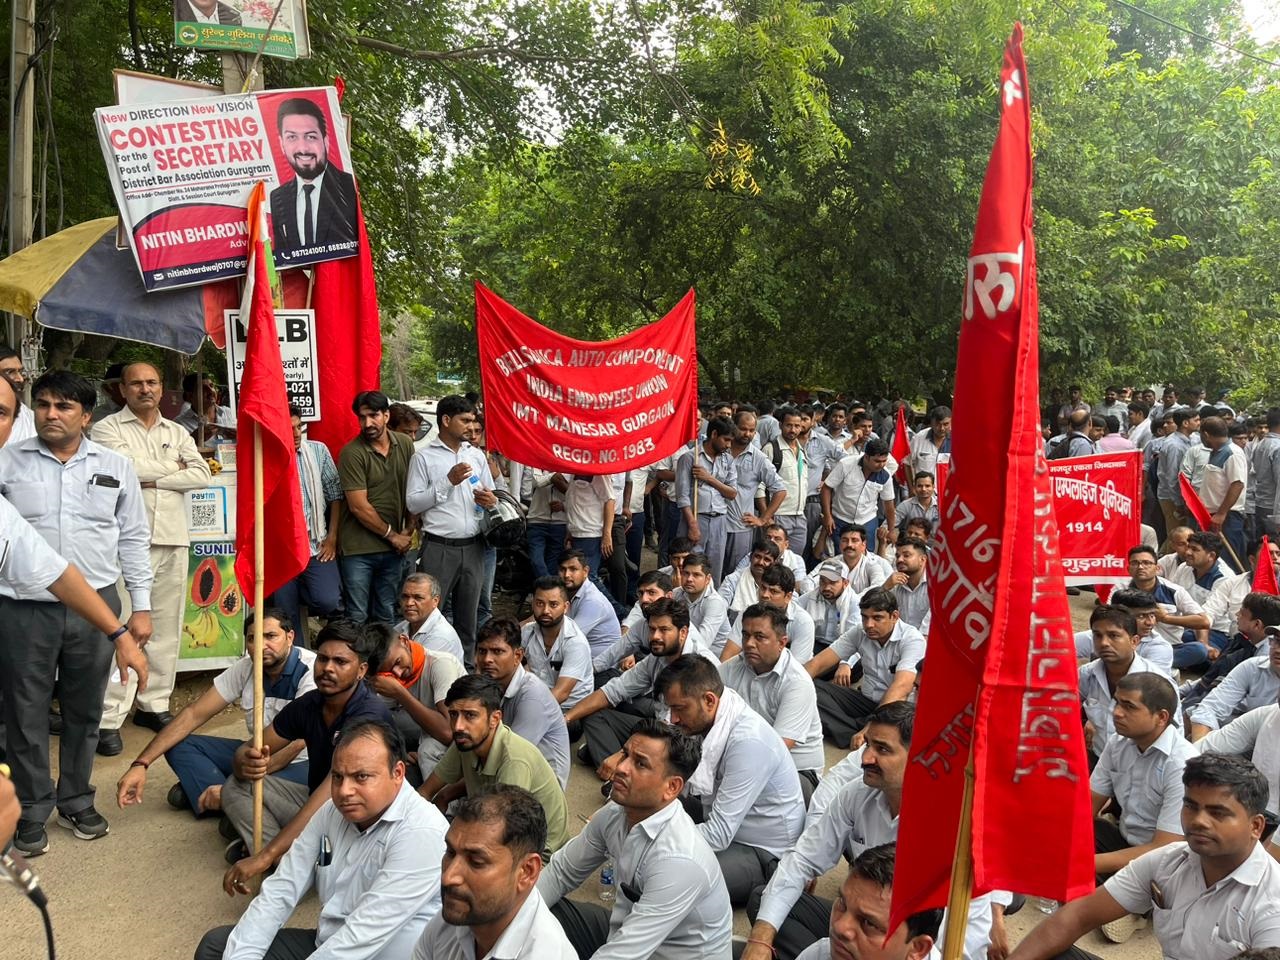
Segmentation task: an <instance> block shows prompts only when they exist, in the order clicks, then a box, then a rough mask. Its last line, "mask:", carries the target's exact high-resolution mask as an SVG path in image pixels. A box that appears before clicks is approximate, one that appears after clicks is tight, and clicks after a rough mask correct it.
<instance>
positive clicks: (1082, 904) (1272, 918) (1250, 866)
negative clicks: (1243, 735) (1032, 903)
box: [1009, 756, 1280, 960]
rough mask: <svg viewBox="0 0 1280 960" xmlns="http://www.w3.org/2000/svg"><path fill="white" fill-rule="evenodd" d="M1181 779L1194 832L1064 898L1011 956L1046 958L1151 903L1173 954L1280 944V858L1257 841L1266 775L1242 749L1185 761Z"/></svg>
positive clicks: (1189, 829) (1217, 956)
mask: <svg viewBox="0 0 1280 960" xmlns="http://www.w3.org/2000/svg"><path fill="white" fill-rule="evenodd" d="M1182 783H1183V790H1184V799H1183V806H1182V833H1183V835H1184V836H1185V837H1186V838H1187V839H1186V841H1185V842H1183V843H1170V844H1166V845H1165V846H1162V847H1160V848H1158V849H1156V850H1152V851H1151V852H1150V853H1145V854H1143V855H1142V856H1140V857H1138V858H1137V859H1136V860H1134V861H1132V862H1131V863H1129V864H1128V865H1127V866H1126V867H1124V868H1123V869H1122V870H1121V871H1120V872H1119V873H1117V874H1116V875H1115V876H1113V877H1112V878H1111V879H1109V880H1108V881H1107V882H1106V883H1105V884H1104V885H1103V886H1101V887H1099V888H1098V889H1096V890H1095V891H1094V892H1093V893H1091V894H1089V895H1088V896H1087V897H1082V898H1080V899H1079V900H1073V901H1071V902H1070V903H1068V904H1066V905H1065V906H1063V907H1062V908H1061V909H1060V910H1058V911H1057V912H1056V913H1054V914H1053V915H1052V916H1051V917H1049V918H1048V919H1047V920H1045V921H1044V922H1043V923H1041V924H1040V925H1039V926H1038V927H1036V928H1035V929H1034V930H1032V931H1031V932H1030V933H1029V934H1028V935H1027V936H1026V937H1025V938H1024V939H1023V940H1022V942H1021V943H1019V944H1018V946H1017V948H1016V949H1015V950H1014V951H1013V952H1012V953H1010V954H1009V960H1048V958H1050V957H1055V956H1059V955H1062V954H1063V953H1064V952H1066V951H1068V950H1069V949H1071V945H1072V944H1074V943H1075V942H1076V941H1077V940H1079V939H1080V938H1081V937H1082V936H1084V935H1085V934H1086V933H1087V932H1088V931H1090V930H1093V929H1096V928H1098V927H1101V926H1102V925H1104V924H1107V923H1112V922H1115V921H1116V920H1120V919H1121V918H1123V917H1124V916H1125V914H1130V913H1147V912H1148V911H1154V912H1153V914H1152V918H1153V919H1152V927H1153V932H1154V933H1155V938H1156V940H1157V941H1158V942H1159V944H1160V948H1161V950H1162V951H1163V953H1164V956H1165V957H1166V958H1168V960H1230V958H1232V957H1234V956H1236V955H1237V954H1239V953H1240V952H1241V951H1244V950H1257V949H1261V948H1264V947H1280V864H1278V863H1276V861H1275V860H1273V859H1272V858H1271V857H1270V856H1268V855H1267V853H1266V852H1265V850H1264V849H1263V847H1262V844H1260V843H1259V838H1260V837H1261V836H1262V831H1263V828H1264V827H1265V826H1266V819H1265V817H1264V815H1263V814H1264V810H1265V808H1266V798H1267V785H1266V781H1265V779H1264V778H1263V776H1262V774H1261V773H1259V772H1258V770H1257V769H1256V768H1255V767H1254V766H1253V764H1251V763H1249V761H1247V760H1243V759H1240V758H1239V757H1223V756H1200V757H1193V758H1192V759H1190V760H1188V761H1187V764H1186V768H1185V769H1184V770H1183V774H1182ZM1075 952H1076V955H1078V956H1079V955H1083V956H1085V957H1088V956H1090V955H1088V954H1085V953H1084V951H1081V950H1080V949H1079V948H1078V947H1077V948H1075Z"/></svg>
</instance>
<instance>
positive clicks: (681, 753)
mask: <svg viewBox="0 0 1280 960" xmlns="http://www.w3.org/2000/svg"><path fill="white" fill-rule="evenodd" d="M700 758H701V749H700V747H699V746H698V742H697V741H696V740H695V739H693V738H692V737H688V736H685V734H684V733H682V732H681V731H680V730H679V729H678V728H677V727H674V726H672V725H671V724H669V723H663V722H662V721H659V720H645V721H643V722H642V723H641V724H640V725H639V726H637V727H636V729H635V730H634V731H632V733H631V736H630V737H628V738H627V742H626V743H625V744H624V745H623V748H622V758H621V759H620V760H619V761H618V765H617V768H616V769H615V770H614V773H613V779H612V781H611V783H612V787H613V789H612V791H611V793H610V801H611V802H610V803H608V804H606V805H605V807H604V808H603V809H602V810H600V811H598V812H597V813H596V814H595V816H593V817H592V818H591V820H590V822H588V823H587V825H586V826H585V827H584V828H583V830H582V832H581V833H580V834H578V836H576V837H574V838H573V839H572V840H570V841H569V842H568V843H567V844H565V846H563V847H562V848H561V849H560V850H558V851H557V852H556V854H555V856H553V857H552V858H551V862H550V863H549V864H547V867H546V869H545V870H543V871H542V876H541V877H540V878H539V879H538V892H539V893H541V894H542V897H543V899H544V900H545V901H546V902H547V904H548V905H550V907H551V912H552V914H553V915H555V916H556V918H557V919H558V920H559V921H560V923H561V925H562V926H563V927H564V929H565V933H566V934H567V935H568V937H569V940H570V942H572V943H573V945H574V947H575V949H576V950H577V952H578V955H579V956H581V957H591V956H596V957H600V958H602V960H603V958H605V957H609V958H617V960H648V958H650V957H661V958H664V960H704V958H706V960H728V958H729V957H730V956H732V952H733V951H732V934H733V908H732V907H730V905H729V893H728V891H727V890H726V889H725V884H724V877H722V876H721V874H720V865H719V863H718V862H717V861H716V857H715V854H714V853H712V852H711V848H710V847H709V846H708V845H707V841H706V840H705V839H703V837H702V835H701V834H700V833H699V832H698V828H697V826H696V825H695V824H694V822H693V820H692V819H691V818H690V816H689V814H688V813H687V812H686V811H685V809H684V805H683V804H682V803H681V802H680V791H681V790H682V789H683V788H684V784H685V782H686V780H687V779H688V778H689V777H691V776H693V773H694V771H695V770H696V769H697V768H698V761H699V759H700ZM610 859H611V860H612V861H613V864H614V876H615V877H616V878H618V881H619V885H618V897H617V899H616V900H615V901H614V904H613V908H612V911H611V912H608V913H606V911H605V910H604V909H603V908H601V907H598V906H596V905H595V904H589V903H579V902H576V901H573V900H570V899H569V894H570V893H572V892H573V891H574V890H576V889H577V888H578V887H579V886H581V884H582V882H583V881H584V880H586V879H587V877H589V876H591V875H592V874H593V873H595V872H596V871H597V870H599V869H600V867H601V865H602V864H603V863H604V862H605V861H606V860H610Z"/></svg>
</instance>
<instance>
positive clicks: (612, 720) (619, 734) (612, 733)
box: [582, 709, 642, 767]
mask: <svg viewBox="0 0 1280 960" xmlns="http://www.w3.org/2000/svg"><path fill="white" fill-rule="evenodd" d="M641 719H642V718H641V717H640V716H639V715H638V714H632V713H624V712H623V711H621V710H613V709H605V710H601V711H599V712H598V713H593V714H591V716H589V717H583V718H582V737H583V740H585V741H586V745H587V754H588V756H590V758H591V766H592V767H598V766H600V764H602V763H604V761H605V759H606V758H608V757H611V756H613V755H614V754H615V753H617V752H618V751H619V750H621V749H622V745H623V744H624V743H625V742H626V740H627V737H629V736H631V731H632V730H634V729H635V728H636V726H637V725H638V724H639V723H640V720H641Z"/></svg>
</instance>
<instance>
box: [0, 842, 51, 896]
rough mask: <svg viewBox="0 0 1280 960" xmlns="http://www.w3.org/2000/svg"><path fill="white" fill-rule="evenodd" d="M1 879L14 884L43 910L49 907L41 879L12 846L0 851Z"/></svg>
mask: <svg viewBox="0 0 1280 960" xmlns="http://www.w3.org/2000/svg"><path fill="white" fill-rule="evenodd" d="M0 879H4V880H8V881H9V882H10V883H12V884H13V885H14V886H15V887H17V888H18V889H19V890H21V891H22V893H23V895H24V896H26V898H27V899H28V900H30V901H31V902H32V903H34V904H35V905H36V906H37V907H39V908H40V909H41V910H43V909H44V908H45V907H47V906H48V905H49V900H48V898H47V897H46V896H45V895H44V891H43V890H41V889H40V878H39V877H37V876H36V875H35V872H34V871H33V870H32V869H31V864H29V863H27V861H26V860H25V859H24V858H23V857H22V855H21V854H20V853H18V851H17V850H15V849H14V848H13V846H12V845H10V846H8V847H6V848H5V849H4V850H3V851H0Z"/></svg>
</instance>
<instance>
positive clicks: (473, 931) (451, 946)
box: [413, 786, 578, 960]
mask: <svg viewBox="0 0 1280 960" xmlns="http://www.w3.org/2000/svg"><path fill="white" fill-rule="evenodd" d="M444 844H445V854H444V861H443V862H442V863H441V865H440V912H439V913H438V914H436V915H435V917H434V918H433V919H432V920H431V922H430V923H429V924H427V929H426V930H424V931H423V933H422V938H421V939H420V940H419V941H418V945H417V946H416V947H415V948H414V950H413V960H476V958H478V957H491V958H501V960H578V954H577V952H576V951H575V950H574V949H573V947H572V946H571V945H570V944H569V940H568V938H566V937H565V935H564V931H563V930H562V929H561V927H560V924H559V923H558V922H556V918H555V917H553V916H552V915H551V911H550V910H548V909H547V905H546V904H545V903H544V902H543V900H542V897H541V896H540V895H539V894H538V890H537V884H538V877H539V875H540V874H541V873H542V851H543V850H545V849H546V846H547V820H546V816H545V814H544V813H543V811H542V807H541V806H540V805H539V803H538V801H537V799H536V798H535V797H534V796H533V795H532V794H531V793H529V791H527V790H522V789H520V788H519V787H511V786H497V787H492V788H490V789H488V790H486V791H484V792H482V793H480V794H478V795H477V796H474V797H467V798H465V799H463V800H460V801H459V802H458V807H457V810H456V812H455V813H454V817H453V823H452V824H451V825H450V827H449V832H448V833H447V834H445V838H444Z"/></svg>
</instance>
